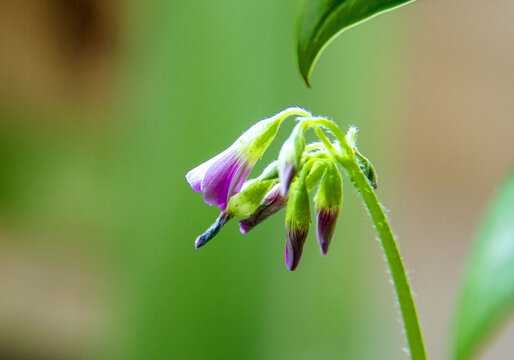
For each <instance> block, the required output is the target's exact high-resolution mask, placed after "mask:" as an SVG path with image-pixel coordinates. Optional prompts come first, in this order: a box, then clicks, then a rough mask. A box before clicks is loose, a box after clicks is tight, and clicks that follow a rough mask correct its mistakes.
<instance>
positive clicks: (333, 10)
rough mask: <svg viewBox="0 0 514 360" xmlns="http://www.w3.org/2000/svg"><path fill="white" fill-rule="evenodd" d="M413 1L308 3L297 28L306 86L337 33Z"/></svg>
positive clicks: (329, 0) (327, 0) (311, 0)
mask: <svg viewBox="0 0 514 360" xmlns="http://www.w3.org/2000/svg"><path fill="white" fill-rule="evenodd" d="M412 1H414V0H306V2H305V5H304V8H303V11H302V12H301V15H300V21H299V22H298V29H297V39H296V42H297V51H298V66H299V67H300V73H301V74H302V76H303V78H304V80H305V82H306V83H307V86H309V87H310V86H311V85H310V75H311V72H312V69H313V67H314V64H316V61H317V60H318V57H319V56H320V54H321V53H322V51H323V50H324V49H325V47H326V46H327V45H328V44H329V43H330V41H332V39H334V38H335V37H336V36H337V35H338V34H340V33H341V32H343V31H344V30H346V29H349V28H351V27H353V26H355V25H357V24H359V23H360V22H363V21H365V20H367V19H369V18H371V17H373V16H376V15H379V14H381V13H383V12H386V11H389V10H392V9H394V8H397V7H399V6H402V5H405V4H408V3H409V2H412Z"/></svg>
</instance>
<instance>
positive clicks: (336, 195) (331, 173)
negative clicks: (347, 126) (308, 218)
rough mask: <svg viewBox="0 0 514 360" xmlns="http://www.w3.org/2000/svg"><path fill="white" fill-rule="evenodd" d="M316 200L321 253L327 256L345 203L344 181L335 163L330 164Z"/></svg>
mask: <svg viewBox="0 0 514 360" xmlns="http://www.w3.org/2000/svg"><path fill="white" fill-rule="evenodd" d="M314 201H315V210H316V218H317V233H318V242H319V246H320V249H321V254H322V255H323V256H326V255H327V252H328V247H329V246H330V243H331V242H332V237H333V236H334V231H335V227H336V222H337V217H338V216H339V212H340V210H341V205H342V203H343V182H342V178H341V174H340V173H339V171H338V170H337V167H336V166H335V165H334V164H333V163H330V164H329V166H328V168H327V170H326V172H325V175H324V176H323V179H322V180H321V185H320V187H319V190H318V192H317V194H316V197H315V200H314Z"/></svg>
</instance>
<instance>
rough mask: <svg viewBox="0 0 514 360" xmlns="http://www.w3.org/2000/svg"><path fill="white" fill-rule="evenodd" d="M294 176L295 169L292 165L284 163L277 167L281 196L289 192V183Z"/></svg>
mask: <svg viewBox="0 0 514 360" xmlns="http://www.w3.org/2000/svg"><path fill="white" fill-rule="evenodd" d="M295 174H296V168H295V166H294V164H291V163H286V164H283V165H279V168H278V176H279V179H280V191H281V193H282V195H286V194H287V192H288V191H289V186H291V182H292V181H293V177H294V175H295Z"/></svg>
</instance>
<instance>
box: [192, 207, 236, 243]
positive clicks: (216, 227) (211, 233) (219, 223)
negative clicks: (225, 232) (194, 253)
mask: <svg viewBox="0 0 514 360" xmlns="http://www.w3.org/2000/svg"><path fill="white" fill-rule="evenodd" d="M228 220H230V216H229V215H228V214H227V213H226V212H225V211H222V212H221V214H220V216H219V217H218V218H217V219H216V221H215V222H214V224H212V225H211V227H210V228H208V229H207V230H206V231H205V232H204V233H203V234H202V235H200V236H198V237H197V238H196V241H195V249H197V250H198V249H199V248H201V247H202V246H204V245H205V244H207V243H208V242H209V241H210V240H211V239H212V238H213V237H215V236H216V235H217V234H218V233H219V232H220V230H221V228H222V227H223V226H224V225H225V224H226V223H227V221H228Z"/></svg>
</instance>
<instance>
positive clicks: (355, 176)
mask: <svg viewBox="0 0 514 360" xmlns="http://www.w3.org/2000/svg"><path fill="white" fill-rule="evenodd" d="M341 165H342V166H343V167H344V168H345V169H346V171H348V174H349V175H350V179H351V180H352V182H353V185H354V186H355V188H356V189H357V190H358V191H359V192H360V194H361V196H362V198H363V200H364V203H365V204H366V207H367V209H368V211H369V214H370V215H371V219H372V220H373V223H374V224H375V228H376V229H377V232H378V236H379V237H380V241H381V242H382V248H383V249H384V252H385V255H386V258H387V263H388V264H389V269H390V270H391V276H392V277H393V283H394V288H395V290H396V295H397V296H398V302H399V303H400V310H401V312H402V318H403V324H404V326H405V332H406V333H407V341H408V343H409V349H410V354H411V358H412V360H425V359H426V358H427V354H426V351H425V345H424V343H423V334H422V332H421V327H420V325H419V320H418V314H417V312H416V306H415V304H414V298H413V297H412V291H411V288H410V284H409V279H408V277H407V274H406V272H405V266H404V265H403V261H402V257H401V255H400V251H399V250H398V245H397V243H396V240H395V238H394V235H393V232H392V231H391V226H390V225H389V222H388V221H387V218H386V216H385V214H384V210H383V209H382V206H381V205H380V203H379V201H378V199H377V196H376V194H375V191H374V190H373V189H372V187H371V185H370V184H369V182H368V179H367V178H366V176H365V175H364V174H363V173H362V171H361V169H360V167H359V164H357V162H356V160H355V159H348V160H345V161H343V162H342V163H341Z"/></svg>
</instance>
